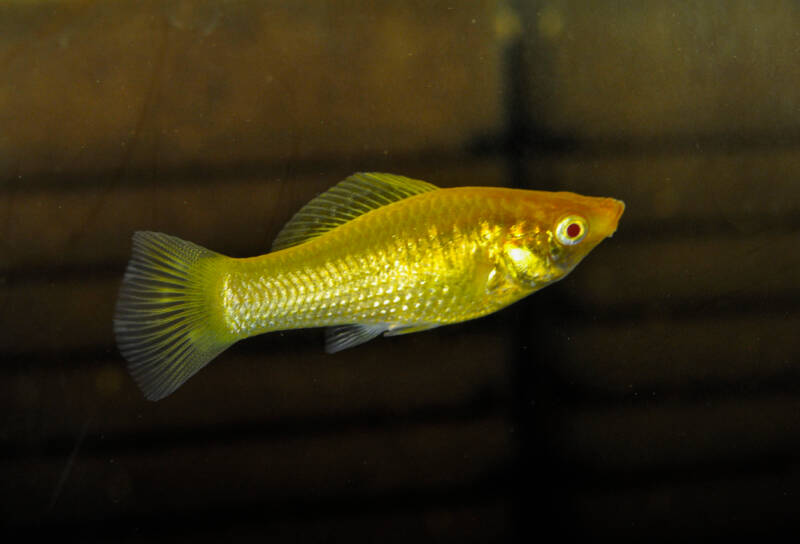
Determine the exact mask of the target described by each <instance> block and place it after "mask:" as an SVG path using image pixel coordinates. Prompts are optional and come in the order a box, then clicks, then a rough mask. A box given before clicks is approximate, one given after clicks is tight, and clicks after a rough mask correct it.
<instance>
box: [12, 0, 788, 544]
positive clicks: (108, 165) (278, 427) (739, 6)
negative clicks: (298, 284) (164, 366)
mask: <svg viewBox="0 0 800 544" xmlns="http://www.w3.org/2000/svg"><path fill="white" fill-rule="evenodd" d="M798 29H800V5H798V4H797V3H796V2H792V1H783V2H782V1H777V0H770V1H765V2H757V3H756V2H750V1H745V0H734V1H721V0H718V1H699V0H698V1H689V2H671V1H666V0H664V1H661V0H658V1H650V2H641V3H639V2H611V1H602V2H594V1H588V0H574V1H567V0H551V1H531V2H523V1H517V2H496V1H488V0H486V1H483V0H465V1H461V0H459V1H458V2H439V1H436V2H422V1H414V2H397V1H390V0H380V1H377V2H374V1H367V0H348V1H334V0H328V1H324V2H321V1H320V2H278V1H270V2H256V1H249V0H244V1H238V2H219V1H208V2H194V1H188V0H187V1H179V0H177V1H169V2H155V1H150V2H133V1H120V2H104V1H83V2H81V1H67V0H53V1H47V2H22V1H17V2H5V3H3V4H2V5H0V76H1V77H0V360H2V364H0V494H1V495H0V524H2V528H3V533H5V534H8V535H11V536H16V537H18V538H21V537H23V536H24V537H25V538H34V537H37V536H47V537H57V538H59V539H64V538H69V537H73V538H75V539H79V540H81V541H92V540H95V539H97V540H106V541H116V542H167V541H169V542H190V541H191V542H202V541H214V542H218V541H234V542H239V541H250V540H253V541H256V540H257V541H268V542H320V541H347V542H363V541H381V542H407V541H412V542H419V543H422V542H438V541H456V540H457V541H460V542H497V541H518V542H530V541H534V540H535V539H539V538H541V539H543V540H545V541H551V540H552V539H553V538H554V537H557V538H559V539H564V538H571V537H590V538H593V539H598V538H607V537H615V538H618V539H624V540H628V539H634V538H636V539H646V540H648V541H659V540H664V541H675V540H681V541H686V540H693V539H698V540H701V539H708V538H711V537H725V536H742V535H743V536H750V537H757V536H758V537H763V536H765V535H766V536H769V535H771V534H773V535H778V534H780V533H781V532H782V531H785V530H789V531H791V532H790V534H795V535H796V534H797V529H798V528H800V522H798V513H800V360H799V359H800V334H799V333H800V252H799V251H798V246H799V245H800V244H799V242H800V31H798ZM363 170H378V171H388V172H393V173H397V174H404V175H408V176H412V177H418V178H421V179H425V180H427V181H430V182H433V183H436V184H438V185H441V186H456V185H504V186H514V187H524V188H536V189H548V190H557V189H568V190H572V191H575V192H579V193H584V194H591V195H601V196H612V197H616V198H619V199H622V200H624V201H625V202H626V203H627V211H626V212H625V215H624V216H623V218H622V221H621V224H620V229H619V230H618V232H617V234H616V235H615V236H614V238H613V239H611V240H607V241H606V242H604V243H603V244H602V245H601V246H600V247H599V248H598V249H596V250H595V252H594V253H593V254H592V255H590V256H589V258H588V259H587V260H586V261H585V262H584V263H583V264H581V265H580V266H579V267H578V268H577V269H576V271H575V272H574V273H573V274H572V275H571V276H570V277H569V278H567V279H566V280H565V281H563V282H561V283H560V284H558V285H556V286H554V287H551V288H548V289H546V290H545V291H543V292H541V293H538V294H536V295H534V296H532V297H530V298H529V299H527V300H525V301H523V302H521V303H518V304H516V305H515V306H513V307H511V308H509V309H507V310H505V311H503V312H500V313H497V314H495V315H492V316H490V317H487V318H484V319H481V320H478V321H475V322H470V323H466V324H463V325H457V326H452V327H446V328H442V329H437V330H434V331H430V332H425V333H420V334H417V335H410V336H405V337H397V338H390V339H378V340H376V341H373V342H370V343H369V344H366V345H364V346H361V347H358V348H356V349H352V350H347V351H345V352H342V353H340V354H337V355H335V356H329V355H325V354H324V353H323V349H322V334H321V332H320V331H319V330H311V331H295V332H288V333H285V334H272V335H267V336H263V337H260V338H256V339H252V340H249V341H246V342H242V343H240V344H238V345H237V346H235V347H234V348H232V349H231V350H229V351H228V352H226V353H225V354H223V355H222V356H221V357H220V358H219V359H218V360H217V361H216V362H215V363H214V364H212V365H211V366H209V367H208V368H207V369H205V370H204V371H203V372H201V373H200V374H198V375H197V376H196V377H195V378H193V379H192V380H190V381H189V382H188V383H187V384H186V385H185V386H184V387H183V388H181V389H180V390H179V391H178V392H177V393H176V394H174V395H173V396H171V397H169V398H168V399H166V400H164V401H162V402H158V403H151V402H148V401H146V400H144V398H143V397H142V395H141V394H140V392H139V391H138V390H137V389H136V388H135V386H134V384H133V382H132V380H131V379H130V378H129V377H128V375H127V374H126V372H125V370H124V362H123V360H122V359H121V357H120V356H119V354H118V353H117V351H116V349H115V347H114V340H113V336H112V330H111V316H112V312H113V305H114V301H115V298H116V293H117V289H118V287H119V284H120V280H121V277H122V274H123V271H124V267H125V263H126V261H127V257H128V254H129V251H130V236H131V234H132V232H133V231H134V230H137V229H149V230H161V231H164V232H168V233H171V234H174V235H177V236H180V237H182V238H185V239H188V240H192V241H194V242H196V243H199V244H202V245H205V246H207V247H209V248H211V249H214V250H216V251H220V252H223V253H227V254H230V255H234V256H251V255H256V254H261V253H264V252H266V250H267V249H268V248H269V246H270V244H271V240H272V238H273V237H274V236H275V235H276V234H277V232H278V231H279V230H280V228H281V226H282V224H283V223H284V222H285V221H286V220H287V219H288V218H289V217H290V216H291V215H292V214H293V213H294V211H296V210H297V209H298V208H299V207H300V206H302V204H303V203H305V202H306V201H308V200H309V199H311V198H312V197H313V196H314V195H315V194H317V193H318V192H320V191H322V190H325V189H326V188H328V187H330V186H331V185H333V184H334V183H336V182H337V181H339V180H341V179H343V178H344V177H346V176H347V175H349V174H350V173H352V172H354V171H363Z"/></svg>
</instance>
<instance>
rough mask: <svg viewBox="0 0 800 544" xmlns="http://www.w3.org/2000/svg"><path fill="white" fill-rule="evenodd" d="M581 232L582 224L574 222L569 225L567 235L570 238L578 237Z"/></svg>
mask: <svg viewBox="0 0 800 544" xmlns="http://www.w3.org/2000/svg"><path fill="white" fill-rule="evenodd" d="M580 234H581V226H580V225H579V224H577V223H572V224H571V225H570V226H568V227H567V236H569V237H570V238H577V237H578V236H580Z"/></svg>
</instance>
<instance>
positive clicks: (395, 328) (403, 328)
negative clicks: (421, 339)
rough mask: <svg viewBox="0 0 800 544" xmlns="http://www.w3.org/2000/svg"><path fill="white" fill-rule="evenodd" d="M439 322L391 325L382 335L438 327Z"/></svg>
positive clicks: (395, 334)
mask: <svg viewBox="0 0 800 544" xmlns="http://www.w3.org/2000/svg"><path fill="white" fill-rule="evenodd" d="M439 325H440V324H439V323H414V324H411V325H391V326H390V327H389V329H388V330H387V331H386V334H384V336H400V335H401V334H411V333H412V332H422V331H427V330H430V329H435V328H436V327H438V326H439Z"/></svg>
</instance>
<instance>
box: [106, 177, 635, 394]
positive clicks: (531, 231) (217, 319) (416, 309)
mask: <svg viewBox="0 0 800 544" xmlns="http://www.w3.org/2000/svg"><path fill="white" fill-rule="evenodd" d="M623 210H624V204H622V203H621V202H619V201H617V200H614V199H610V198H597V197H584V196H580V195H576V194H573V193H550V192H543V191H524V190H516V189H505V188H496V187H456V188H452V189H439V188H437V187H436V186H434V185H431V184H429V183H426V182H422V181H418V180H412V179H409V178H404V177H402V176H394V175H391V174H372V173H366V174H356V175H353V176H351V177H350V178H348V179H346V180H345V181H343V182H341V183H340V184H338V185H336V186H334V187H332V188H331V189H329V190H328V191H326V192H325V193H322V194H321V195H319V196H318V197H316V198H315V199H313V200H312V201H311V202H309V203H308V204H307V205H306V206H305V207H304V208H302V209H301V210H300V211H299V212H298V213H297V214H296V215H295V216H294V217H293V218H292V219H291V220H290V221H289V222H288V223H287V224H286V226H285V227H284V229H283V230H282V231H281V233H280V234H279V235H278V237H277V238H276V241H275V243H274V244H273V252H271V253H267V254H266V255H261V256H258V257H250V258H246V259H233V258H230V257H225V256H224V255H220V254H218V253H215V252H213V251H209V250H207V249H205V248H202V247H200V246H198V245H196V244H192V243H191V242H186V241H183V240H180V239H178V238H175V237H172V236H168V235H166V234H160V233H148V232H139V233H136V234H135V235H134V251H133V257H132V259H131V262H130V264H129V266H128V270H127V272H126V275H125V278H124V279H123V285H122V289H121V292H120V298H119V301H118V304H117V310H116V313H115V321H114V330H115V333H116V335H117V342H118V345H119V346H120V350H121V351H122V353H123V355H124V356H125V357H126V358H127V359H128V361H129V368H130V371H131V373H132V375H133V376H134V378H135V379H136V381H137V383H138V384H139V385H140V387H141V388H142V390H143V391H144V392H145V395H146V396H147V397H148V398H150V399H158V398H163V397H164V396H166V395H168V394H170V393H171V392H172V391H174V390H175V389H176V388H177V387H179V386H180V385H181V384H182V383H183V382H185V381H186V379H188V378H189V377H190V376H191V375H193V374H194V373H195V372H197V371H198V370H199V369H200V368H202V367H203V366H204V365H205V364H207V363H208V362H209V361H210V360H211V359H213V358H214V357H215V356H216V355H218V354H219V353H220V352H221V351H223V350H224V349H226V348H227V347H228V346H230V345H231V344H233V343H234V342H236V341H239V340H241V339H244V338H247V337H249V336H254V335H257V334H262V333H265V332H270V331H278V330H287V329H299V328H308V327H327V328H328V329H327V330H328V334H327V340H326V349H327V350H328V351H330V352H335V351H339V350H341V349H344V348H348V347H352V346H355V345H358V344H360V343H363V342H366V341H368V340H369V339H371V338H374V337H375V336H378V335H380V334H382V333H385V334H389V335H394V334H406V333H409V332H416V331H420V330H425V329H430V328H434V327H437V326H440V325H445V324H449V323H457V322H461V321H465V320H468V319H474V318H477V317H480V316H483V315H486V314H489V313H492V312H494V311H496V310H499V309H501V308H503V307H505V306H507V305H509V304H511V303H513V302H514V301H516V300H519V299H520V298H522V297H525V296H527V295H529V294H531V293H533V292H535V291H536V290H538V289H541V288H542V287H545V286H546V285H549V284H551V283H553V282H554V281H557V280H559V279H561V278H563V277H564V276H566V275H567V274H568V273H569V272H570V271H571V270H572V269H573V268H574V267H575V266H576V265H577V264H578V263H579V262H580V260H581V259H582V258H583V257H584V256H586V254H588V253H589V251H591V249H592V248H594V247H595V246H596V245H597V244H598V243H600V241H602V240H603V239H604V238H606V237H607V236H610V235H611V234H612V233H613V232H614V230H615V229H616V226H617V222H618V220H619V217H620V215H621V214H622V211H623Z"/></svg>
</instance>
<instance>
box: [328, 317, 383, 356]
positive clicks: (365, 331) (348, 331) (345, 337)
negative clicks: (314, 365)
mask: <svg viewBox="0 0 800 544" xmlns="http://www.w3.org/2000/svg"><path fill="white" fill-rule="evenodd" d="M387 328H388V327H387V326H386V324H384V323H378V324H376V325H340V326H337V327H328V328H327V329H325V351H326V352H328V353H336V352H337V351H342V350H343V349H347V348H352V347H354V346H358V345H360V344H363V343H364V342H369V341H370V340H372V339H373V338H375V337H376V336H379V335H380V334H381V333H383V332H385V331H386V330H387Z"/></svg>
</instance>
